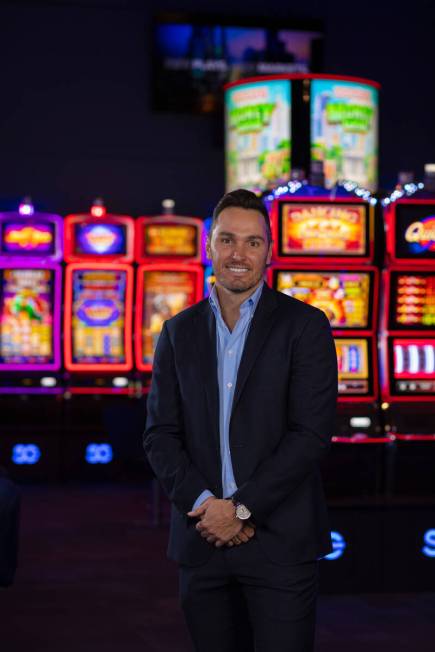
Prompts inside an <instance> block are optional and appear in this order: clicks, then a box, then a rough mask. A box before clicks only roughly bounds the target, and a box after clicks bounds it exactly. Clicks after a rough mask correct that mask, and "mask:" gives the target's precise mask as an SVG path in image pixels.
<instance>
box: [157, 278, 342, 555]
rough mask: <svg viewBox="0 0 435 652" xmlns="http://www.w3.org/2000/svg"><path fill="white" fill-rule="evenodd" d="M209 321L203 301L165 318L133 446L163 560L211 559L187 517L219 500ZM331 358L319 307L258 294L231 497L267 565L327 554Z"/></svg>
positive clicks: (235, 419)
mask: <svg viewBox="0 0 435 652" xmlns="http://www.w3.org/2000/svg"><path fill="white" fill-rule="evenodd" d="M216 367H217V361H216V328H215V317H214V315H213V312H212V310H211V307H210V305H209V302H208V300H204V301H201V302H200V303H198V304H196V305H194V306H192V307H191V308H188V309H187V310H184V311H183V312H181V313H179V314H178V315H176V316H175V317H173V318H172V319H170V320H168V321H167V322H165V324H164V327H163V330H162V333H161V336H160V338H159V342H158V345H157V350H156V354H155V358H154V366H153V377H152V384H151V390H150V394H149V397H148V415H147V424H146V431H145V435H144V445H145V450H146V453H147V456H148V460H149V462H150V464H151V466H152V468H153V470H154V472H155V473H156V475H157V477H158V478H159V480H160V481H161V483H162V485H163V487H164V489H165V491H166V493H167V495H168V496H169V499H170V500H171V503H172V514H171V530H170V537H169V547H168V554H169V557H170V558H172V559H174V560H176V561H178V562H179V563H181V564H186V565H192V566H193V565H199V564H202V563H204V562H205V561H206V560H207V559H208V558H209V556H210V555H211V553H212V551H213V547H212V546H211V545H210V544H209V543H207V542H206V541H205V540H204V539H203V538H201V536H200V535H199V533H198V532H197V531H196V530H195V522H194V521H192V519H190V518H189V517H188V516H187V515H186V514H187V512H188V511H190V510H191V509H192V505H193V503H194V502H195V500H196V499H197V497H198V496H199V495H200V494H201V492H202V491H203V490H204V489H209V490H210V491H212V492H213V493H214V494H215V495H216V496H222V481H221V464H220V449H219V394H218V391H219V390H218V382H217V368H216ZM336 396H337V357H336V352H335V346H334V341H333V338H332V335H331V329H330V325H329V322H328V319H327V318H326V316H325V315H324V313H323V312H322V311H321V310H318V309H317V308H314V307H312V306H310V305H307V304H305V303H302V302H301V301H298V300H296V299H293V298H291V297H288V296H286V295H284V294H282V293H280V292H276V291H275V290H272V289H270V288H269V287H268V286H266V285H265V286H264V288H263V292H262V295H261V298H260V301H259V303H258V306H257V309H256V311H255V314H254V317H253V319H252V322H251V327H250V330H249V333H248V336H247V339H246V343H245V348H244V351H243V355H242V359H241V362H240V367H239V373H238V376H237V383H236V389H235V394H234V402H233V408H232V415H231V424H230V450H231V459H232V465H233V470H234V475H235V480H236V483H237V486H238V490H237V492H236V494H235V497H236V498H237V499H238V500H239V501H240V502H242V503H244V504H245V505H246V506H247V507H248V508H249V509H250V510H251V512H252V515H253V519H254V521H255V523H256V526H257V530H256V536H257V537H258V540H259V542H260V544H261V545H262V546H263V548H264V551H265V552H266V554H267V555H268V556H269V557H270V558H271V559H272V560H273V561H275V562H277V563H281V564H293V563H297V562H302V561H308V560H313V559H316V558H319V557H321V556H323V555H325V554H327V553H328V552H330V550H331V540H330V529H329V523H328V517H327V509H326V504H325V498H324V494H323V488H322V481H321V477H320V471H319V462H320V460H321V459H322V458H323V456H324V454H325V453H326V452H327V450H328V447H329V444H330V440H331V435H332V430H333V423H334V417H335V407H336Z"/></svg>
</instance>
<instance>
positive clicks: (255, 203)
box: [209, 188, 272, 244]
mask: <svg viewBox="0 0 435 652" xmlns="http://www.w3.org/2000/svg"><path fill="white" fill-rule="evenodd" d="M233 206H234V207H236V208H246V209H247V210H254V211H258V212H259V213H261V215H262V216H263V218H264V223H265V225H266V232H267V240H268V242H269V244H270V243H271V242H272V232H271V229H270V220H269V213H268V212H267V208H266V206H265V205H264V202H263V200H262V199H261V198H260V197H257V195H256V194H255V193H253V192H251V191H250V190H246V189H245V188H239V189H238V190H232V191H231V192H227V193H226V194H225V195H224V196H223V197H222V198H221V199H220V200H219V201H218V203H217V204H216V206H215V209H214V211H213V218H212V222H211V226H210V233H209V237H211V234H212V233H213V229H214V227H215V225H216V222H217V219H218V217H219V215H220V214H221V213H222V211H223V210H224V209H225V208H231V207H233Z"/></svg>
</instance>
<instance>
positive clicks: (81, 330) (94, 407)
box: [64, 200, 137, 475]
mask: <svg viewBox="0 0 435 652" xmlns="http://www.w3.org/2000/svg"><path fill="white" fill-rule="evenodd" d="M133 257H134V221H133V219H132V218H131V217H128V216H125V215H112V214H108V213H107V212H106V209H105V207H104V204H103V202H102V201H101V200H96V201H95V202H94V204H93V206H92V208H91V210H90V212H89V213H86V214H77V215H69V216H67V217H66V218H65V260H66V263H67V265H66V271H65V295H64V296H65V305H64V359H65V370H66V373H65V384H66V393H65V398H66V399H67V400H66V405H67V407H66V411H67V415H68V416H67V429H68V433H69V437H68V444H69V445H70V449H69V450H68V453H67V456H66V457H67V459H68V461H69V463H70V465H72V466H75V470H76V471H77V470H78V469H79V466H80V465H81V466H82V469H83V470H85V469H92V473H93V474H94V475H95V473H96V469H99V468H101V466H102V465H103V466H104V464H109V466H110V467H113V466H114V464H113V447H112V443H113V439H114V438H115V437H117V436H118V434H119V433H118V430H119V428H118V430H116V432H115V430H114V428H115V424H116V423H118V424H120V423H122V421H124V428H125V431H126V435H125V436H126V437H127V436H128V431H129V428H128V413H129V411H130V410H131V409H132V408H131V403H132V400H133V399H134V397H135V395H136V394H137V383H136V379H135V375H134V370H133V342H132V319H133V281H134V269H133V266H132V261H133ZM120 415H121V416H120ZM109 440H110V442H111V443H109ZM78 444H80V446H78ZM90 446H92V449H90V448H89V447H90ZM102 447H103V448H102ZM84 449H86V454H85V453H84ZM96 451H97V452H96ZM102 451H103V452H102ZM85 461H86V462H87V463H88V466H85Z"/></svg>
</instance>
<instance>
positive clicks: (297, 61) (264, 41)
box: [153, 16, 323, 113]
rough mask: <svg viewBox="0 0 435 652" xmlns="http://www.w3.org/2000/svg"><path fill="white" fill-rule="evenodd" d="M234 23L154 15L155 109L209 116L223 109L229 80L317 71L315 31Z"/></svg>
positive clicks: (318, 49)
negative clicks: (223, 92)
mask: <svg viewBox="0 0 435 652" xmlns="http://www.w3.org/2000/svg"><path fill="white" fill-rule="evenodd" d="M250 22H252V25H247V24H245V25H234V24H231V23H230V24H228V23H227V21H224V20H222V21H219V20H216V19H212V18H209V19H207V18H206V17H204V18H201V19H198V16H195V17H192V18H190V19H189V17H188V16H186V17H185V19H184V20H183V19H182V17H180V20H177V21H176V20H174V19H173V17H172V20H171V17H166V18H165V17H158V18H157V19H156V21H155V25H154V66H153V73H154V74H153V91H154V93H153V96H154V97H153V104H154V108H155V109H158V110H171V111H188V112H196V113H211V112H214V111H218V110H220V109H221V106H222V87H223V86H224V84H226V83H227V82H230V81H238V80H239V79H243V78H246V77H257V76H265V75H276V74H283V73H286V74H289V73H306V72H310V71H311V72H316V71H317V72H318V71H319V69H320V67H321V65H322V63H321V58H322V47H321V46H322V38H323V35H322V33H321V31H319V30H318V29H309V28H303V26H296V25H295V28H294V29H291V27H288V26H285V25H282V24H279V25H278V24H275V25H270V24H269V25H267V24H266V21H265V20H264V18H263V19H259V20H258V23H257V24H255V20H253V19H251V21H250Z"/></svg>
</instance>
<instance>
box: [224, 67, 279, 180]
mask: <svg viewBox="0 0 435 652" xmlns="http://www.w3.org/2000/svg"><path fill="white" fill-rule="evenodd" d="M225 106H226V112H225V116H226V124H225V134H226V187H227V191H229V190H234V189H235V188H247V189H248V190H252V191H254V192H260V191H263V190H266V189H268V188H274V187H276V186H277V185H279V184H280V183H283V182H285V181H287V180H288V179H289V177H290V152H291V128H290V124H291V85H290V81H289V80H282V79H281V80H272V81H262V82H255V83H247V84H244V85H243V86H235V87H233V88H229V89H227V91H226V92H225Z"/></svg>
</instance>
